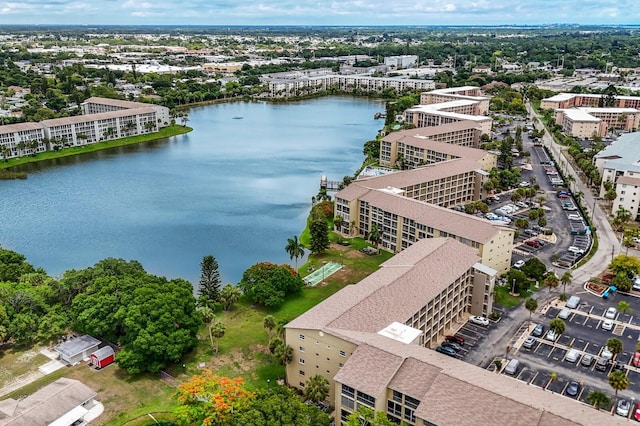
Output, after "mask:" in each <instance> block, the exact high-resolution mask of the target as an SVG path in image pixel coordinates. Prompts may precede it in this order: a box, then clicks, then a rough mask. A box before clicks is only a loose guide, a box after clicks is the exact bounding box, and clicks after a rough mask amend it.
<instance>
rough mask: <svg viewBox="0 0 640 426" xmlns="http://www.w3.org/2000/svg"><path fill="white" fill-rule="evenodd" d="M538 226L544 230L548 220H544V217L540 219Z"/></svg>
mask: <svg viewBox="0 0 640 426" xmlns="http://www.w3.org/2000/svg"><path fill="white" fill-rule="evenodd" d="M538 226H541V227H543V228H544V227H545V226H547V219H546V218H544V217H541V218H539V219H538Z"/></svg>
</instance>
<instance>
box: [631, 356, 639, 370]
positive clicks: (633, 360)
mask: <svg viewBox="0 0 640 426" xmlns="http://www.w3.org/2000/svg"><path fill="white" fill-rule="evenodd" d="M631 365H633V366H634V367H640V352H636V353H634V354H633V358H631Z"/></svg>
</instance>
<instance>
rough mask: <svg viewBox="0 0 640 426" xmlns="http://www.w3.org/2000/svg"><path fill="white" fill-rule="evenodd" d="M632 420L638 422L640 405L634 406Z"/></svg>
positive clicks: (639, 420)
mask: <svg viewBox="0 0 640 426" xmlns="http://www.w3.org/2000/svg"><path fill="white" fill-rule="evenodd" d="M633 419H634V420H636V421H638V422H640V404H638V405H636V411H634V412H633Z"/></svg>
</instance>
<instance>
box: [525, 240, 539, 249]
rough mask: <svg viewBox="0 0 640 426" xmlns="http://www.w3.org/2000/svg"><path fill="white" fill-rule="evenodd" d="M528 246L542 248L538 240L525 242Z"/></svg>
mask: <svg viewBox="0 0 640 426" xmlns="http://www.w3.org/2000/svg"><path fill="white" fill-rule="evenodd" d="M524 243H525V244H526V245H528V246H531V247H535V248H538V247H540V243H539V242H537V241H536V240H527V241H525V242H524Z"/></svg>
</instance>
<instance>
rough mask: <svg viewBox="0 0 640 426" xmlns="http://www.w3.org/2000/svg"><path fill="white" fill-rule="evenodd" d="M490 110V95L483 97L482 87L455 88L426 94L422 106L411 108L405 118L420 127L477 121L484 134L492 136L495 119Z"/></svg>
mask: <svg viewBox="0 0 640 426" xmlns="http://www.w3.org/2000/svg"><path fill="white" fill-rule="evenodd" d="M488 111H489V98H488V97H485V96H481V94H480V89H479V88H478V87H472V86H465V87H453V88H449V89H438V90H432V91H430V92H426V93H422V94H421V95H420V105H416V106H413V107H411V108H408V109H407V110H406V111H405V112H404V115H403V119H404V121H405V122H407V123H411V124H413V125H414V126H416V127H430V126H440V125H443V124H449V123H456V122H459V121H473V122H474V123H475V124H476V126H478V127H479V128H480V129H481V133H482V134H487V135H490V134H491V125H492V123H493V120H492V119H491V117H488V116H486V115H485V114H486V113H487V112H488Z"/></svg>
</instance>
